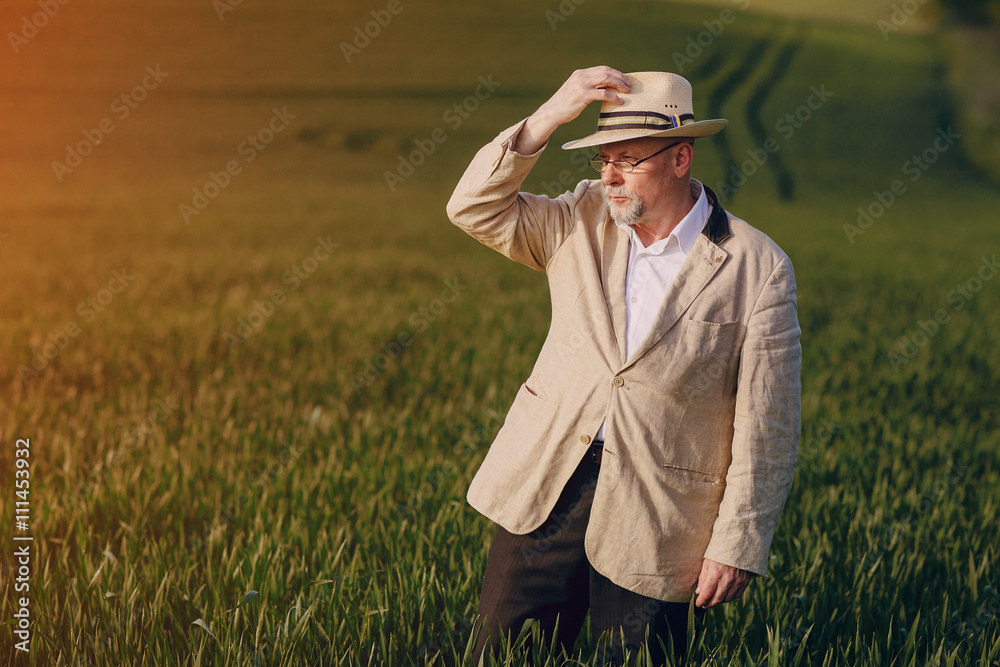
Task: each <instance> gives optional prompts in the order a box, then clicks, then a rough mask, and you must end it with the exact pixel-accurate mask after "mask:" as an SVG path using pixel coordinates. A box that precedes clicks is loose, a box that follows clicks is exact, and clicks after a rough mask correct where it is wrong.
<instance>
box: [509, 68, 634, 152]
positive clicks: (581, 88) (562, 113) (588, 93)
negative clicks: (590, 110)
mask: <svg viewBox="0 0 1000 667" xmlns="http://www.w3.org/2000/svg"><path fill="white" fill-rule="evenodd" d="M616 90H618V91H621V92H623V93H627V92H628V91H629V83H628V79H627V78H626V77H625V75H624V74H622V73H621V72H619V71H618V70H616V69H612V68H611V67H606V66H604V65H599V66H597V67H588V68H587V69H578V70H576V71H575V72H573V74H571V75H570V77H569V78H568V79H566V82H565V83H564V84H563V85H562V86H560V87H559V90H557V91H556V92H555V94H554V95H553V96H552V97H550V98H549V99H548V101H546V102H545V103H544V104H543V105H542V106H540V107H538V110H537V111H535V113H533V114H531V116H529V117H528V120H527V121H526V122H525V124H524V127H522V128H521V132H520V133H519V134H518V137H517V141H515V142H514V150H515V151H517V152H518V153H520V154H522V155H531V154H533V153H536V152H537V151H538V150H539V149H540V148H541V147H542V146H544V145H545V142H546V141H548V140H549V137H550V136H551V135H552V133H553V132H555V129H556V128H557V127H559V126H560V125H562V124H563V123H568V122H569V121H571V120H573V119H574V118H576V117H577V116H579V115H580V114H581V113H582V112H583V110H584V109H585V108H586V107H587V105H588V104H590V103H591V102H597V101H601V102H613V103H617V104H621V103H622V102H623V101H624V100H622V98H620V97H618V95H617V93H615V92H614V91H616Z"/></svg>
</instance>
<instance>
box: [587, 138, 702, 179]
mask: <svg viewBox="0 0 1000 667" xmlns="http://www.w3.org/2000/svg"><path fill="white" fill-rule="evenodd" d="M681 143H684V142H683V141H675V142H674V143H672V144H670V145H668V146H664V147H663V148H661V149H660V150H658V151H656V152H655V153H653V154H652V155H650V156H649V157H644V158H642V159H641V160H639V161H638V162H629V161H628V160H602V159H601V158H599V157H598V156H596V155H595V156H594V157H593V158H591V160H590V166H591V167H593V168H594V169H596V170H597V172H598V173H602V172H603V171H604V168H605V167H610V166H612V165H614V166H615V168H617V169H618V171H620V172H621V173H623V174H629V173H631V172H632V170H633V169H635V168H636V167H638V166H639V165H640V164H642V163H643V162H645V161H646V160H648V159H650V158H652V157H656V156H657V155H659V154H660V153H662V152H663V151H665V150H667V149H668V148H673V147H674V146H676V145H677V144H681Z"/></svg>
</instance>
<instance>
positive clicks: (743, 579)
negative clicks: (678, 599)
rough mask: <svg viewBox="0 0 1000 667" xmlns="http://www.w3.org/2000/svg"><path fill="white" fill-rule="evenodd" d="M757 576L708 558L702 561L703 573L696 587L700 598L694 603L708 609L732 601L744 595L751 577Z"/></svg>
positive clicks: (699, 576)
mask: <svg viewBox="0 0 1000 667" xmlns="http://www.w3.org/2000/svg"><path fill="white" fill-rule="evenodd" d="M755 576H756V575H755V574H754V573H753V572H748V571H747V570H741V569H739V568H738V567H732V566H731V565H723V564H722V563H718V562H716V561H714V560H710V559H708V558H706V559H705V560H703V561H702V563H701V574H699V575H698V586H697V588H695V594H696V595H697V596H698V598H697V599H696V600H695V601H694V603H695V605H697V606H699V607H702V608H704V609H708V608H709V607H714V606H715V605H717V604H723V603H725V602H731V601H733V600H735V599H736V598H738V597H739V596H741V595H743V591H745V590H746V589H747V584H749V583H750V579H752V578H753V577H755Z"/></svg>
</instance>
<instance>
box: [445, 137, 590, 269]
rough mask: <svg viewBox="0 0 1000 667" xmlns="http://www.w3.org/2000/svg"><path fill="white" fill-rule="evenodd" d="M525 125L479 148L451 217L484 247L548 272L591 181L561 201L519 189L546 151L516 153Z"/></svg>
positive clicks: (450, 206) (452, 202)
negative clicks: (546, 269) (552, 258)
mask: <svg viewBox="0 0 1000 667" xmlns="http://www.w3.org/2000/svg"><path fill="white" fill-rule="evenodd" d="M523 125H524V121H521V122H520V123H518V124H517V125H514V126H512V127H510V128H508V129H506V130H504V131H503V132H501V133H500V134H499V135H498V136H497V138H496V139H494V140H493V141H491V142H490V143H489V144H487V145H486V146H484V147H483V148H482V149H480V151H479V152H478V153H477V154H476V157H475V158H473V160H472V163H471V164H470V165H469V167H468V168H467V169H466V170H465V174H464V175H463V176H462V179H461V180H460V181H459V183H458V185H457V186H456V188H455V192H454V193H453V194H452V196H451V199H450V200H449V202H448V209H447V210H448V217H449V219H451V221H452V222H453V223H454V224H455V225H456V226H457V227H459V228H460V229H462V230H464V231H465V232H466V233H467V234H469V235H470V236H472V237H473V238H475V239H476V240H477V241H479V242H480V243H482V244H483V245H485V246H487V247H490V248H492V249H494V250H496V251H497V252H500V253H501V254H503V255H505V256H506V257H509V258H510V259H513V260H514V261H516V262H520V263H521V264H524V265H526V266H530V267H531V268H533V269H536V270H538V271H544V270H545V265H546V264H548V261H549V259H550V258H551V257H552V255H553V254H554V253H555V251H556V250H557V249H558V248H559V246H560V245H561V244H562V242H563V241H564V240H565V239H566V237H567V236H568V235H569V233H570V231H571V230H572V228H573V224H574V215H573V213H574V207H575V205H576V202H577V201H578V200H579V198H580V197H581V196H582V195H583V193H584V192H586V190H587V188H588V187H589V182H588V181H583V182H581V183H580V184H579V185H578V186H577V188H576V192H574V193H569V192H567V193H565V194H564V195H562V196H560V197H558V198H557V199H550V198H548V197H544V196H540V195H533V194H528V193H522V192H519V190H520V187H521V184H522V183H523V182H524V179H525V178H526V177H527V175H528V172H529V171H531V167H532V166H534V164H535V162H536V161H537V160H538V156H539V155H541V153H542V151H543V150H544V149H545V146H542V148H540V149H539V150H538V152H536V153H534V154H533V155H521V154H519V153H516V152H515V151H514V148H513V145H514V142H515V141H516V140H517V136H518V133H519V132H520V131H521V128H522V127H523ZM546 145H548V144H546Z"/></svg>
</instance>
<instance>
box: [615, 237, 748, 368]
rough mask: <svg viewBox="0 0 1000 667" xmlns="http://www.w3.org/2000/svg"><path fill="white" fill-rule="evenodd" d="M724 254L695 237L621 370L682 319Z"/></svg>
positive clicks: (704, 238) (717, 247)
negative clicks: (649, 324)
mask: <svg viewBox="0 0 1000 667" xmlns="http://www.w3.org/2000/svg"><path fill="white" fill-rule="evenodd" d="M726 257H728V253H726V251H724V250H723V249H722V248H720V247H719V246H717V245H715V244H714V243H712V242H711V241H709V240H708V237H707V236H706V235H704V234H701V235H699V236H698V240H697V241H695V244H694V247H693V248H691V252H690V253H689V254H688V256H687V259H685V260H684V264H683V265H682V266H681V270H680V271H679V272H678V273H677V277H676V278H674V282H673V284H671V285H670V289H668V290H667V295H666V297H664V299H663V303H662V304H660V311H659V313H658V314H657V317H656V324H654V325H653V328H652V329H650V331H649V333H648V334H647V335H646V338H645V339H643V341H642V343H641V344H640V345H639V348H638V349H637V350H635V352H633V354H632V358H631V359H629V360H628V361H627V362H626V363H625V365H624V366H622V370H625V369H626V368H628V367H629V366H631V365H632V364H634V363H635V362H636V360H637V359H639V358H640V357H642V355H643V354H645V353H646V351H647V350H649V349H650V348H651V347H653V345H655V344H656V343H657V341H659V340H660V339H661V338H663V336H664V334H666V333H667V331H669V330H670V328H671V327H673V326H674V325H675V324H677V320H679V319H680V318H681V315H683V314H684V311H686V310H687V309H688V308H689V307H690V306H691V303H692V302H693V301H694V300H695V298H696V297H697V296H698V295H699V294H701V292H702V291H703V290H704V289H705V286H706V285H708V282H709V281H710V280H711V279H712V276H714V275H715V274H716V272H718V270H719V268H720V267H721V266H722V262H723V261H724V260H725V258H726Z"/></svg>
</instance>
